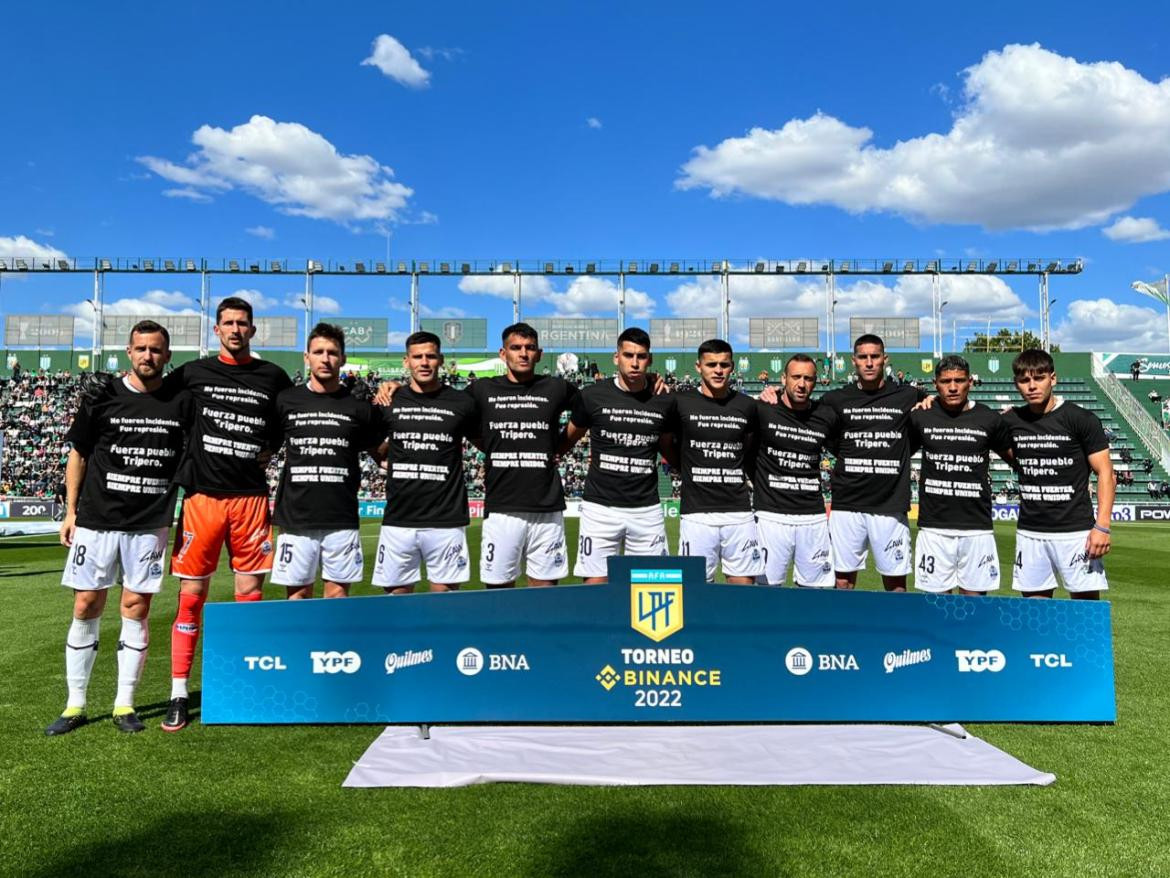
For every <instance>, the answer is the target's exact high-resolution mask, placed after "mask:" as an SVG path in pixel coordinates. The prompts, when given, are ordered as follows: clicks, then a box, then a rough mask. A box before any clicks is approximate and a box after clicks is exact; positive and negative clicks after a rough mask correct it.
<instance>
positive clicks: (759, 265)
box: [756, 262, 767, 274]
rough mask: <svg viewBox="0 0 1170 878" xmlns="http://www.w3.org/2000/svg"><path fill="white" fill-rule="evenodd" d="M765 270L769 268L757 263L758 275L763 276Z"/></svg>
mask: <svg viewBox="0 0 1170 878" xmlns="http://www.w3.org/2000/svg"><path fill="white" fill-rule="evenodd" d="M765 268H767V266H766V265H764V263H762V262H757V263H756V274H763V273H764V269H765Z"/></svg>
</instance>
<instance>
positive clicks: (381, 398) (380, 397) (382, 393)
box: [374, 381, 402, 405]
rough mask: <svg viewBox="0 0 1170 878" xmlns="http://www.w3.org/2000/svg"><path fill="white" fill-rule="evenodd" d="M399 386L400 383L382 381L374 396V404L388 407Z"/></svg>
mask: <svg viewBox="0 0 1170 878" xmlns="http://www.w3.org/2000/svg"><path fill="white" fill-rule="evenodd" d="M401 386H402V382H401V381H383V382H382V383H381V384H379V385H378V392H377V393H375V394H374V404H375V405H390V403H391V402H393V401H394V394H395V393H396V392H397V391H398V388H399V387H401Z"/></svg>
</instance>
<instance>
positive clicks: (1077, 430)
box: [1003, 402, 1109, 533]
mask: <svg viewBox="0 0 1170 878" xmlns="http://www.w3.org/2000/svg"><path fill="white" fill-rule="evenodd" d="M1003 419H1004V423H1005V424H1006V425H1007V428H1008V430H1010V431H1011V434H1012V451H1013V452H1014V454H1015V457H1016V464H1017V466H1018V467H1019V474H1020V521H1019V527H1020V529H1021V530H1035V531H1041V532H1044V533H1068V532H1075V531H1082V530H1088V529H1089V528H1091V527H1092V526H1093V520H1094V519H1093V503H1092V501H1091V500H1090V498H1089V471H1090V469H1091V467H1090V466H1089V455H1091V454H1096V453H1097V452H1098V451H1104V450H1106V449H1107V448H1108V447H1109V440H1108V439H1106V438H1105V430H1104V428H1102V426H1101V421H1100V420H1099V419H1098V418H1097V416H1096V415H1094V414H1093V413H1092V412H1089V411H1085V410H1084V409H1083V408H1081V407H1080V406H1079V405H1076V404H1075V403H1071V402H1061V403H1060V404H1059V405H1058V406H1057V407H1056V408H1054V409H1053V410H1052V411H1050V412H1047V413H1045V414H1042V415H1036V414H1033V413H1032V411H1031V409H1029V408H1028V407H1027V406H1026V405H1023V406H1018V407H1016V408H1013V409H1010V410H1009V411H1008V412H1006V413H1005V414H1004V416H1003Z"/></svg>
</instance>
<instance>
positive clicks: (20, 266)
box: [16, 259, 28, 271]
mask: <svg viewBox="0 0 1170 878" xmlns="http://www.w3.org/2000/svg"><path fill="white" fill-rule="evenodd" d="M16 270H17V271H28V263H27V262H25V261H24V260H23V259H17V260H16Z"/></svg>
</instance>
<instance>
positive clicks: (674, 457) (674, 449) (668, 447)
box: [658, 433, 679, 469]
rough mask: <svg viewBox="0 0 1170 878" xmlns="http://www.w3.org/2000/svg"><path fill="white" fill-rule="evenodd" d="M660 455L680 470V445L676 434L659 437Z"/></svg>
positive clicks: (665, 434)
mask: <svg viewBox="0 0 1170 878" xmlns="http://www.w3.org/2000/svg"><path fill="white" fill-rule="evenodd" d="M658 453H659V454H661V455H662V457H663V458H664V459H665V460H666V462H667V463H669V464H670V465H671V466H672V467H674V468H675V469H678V468H679V457H678V443H677V442H675V438H674V433H663V434H662V435H661V436H659V437H658Z"/></svg>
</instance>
